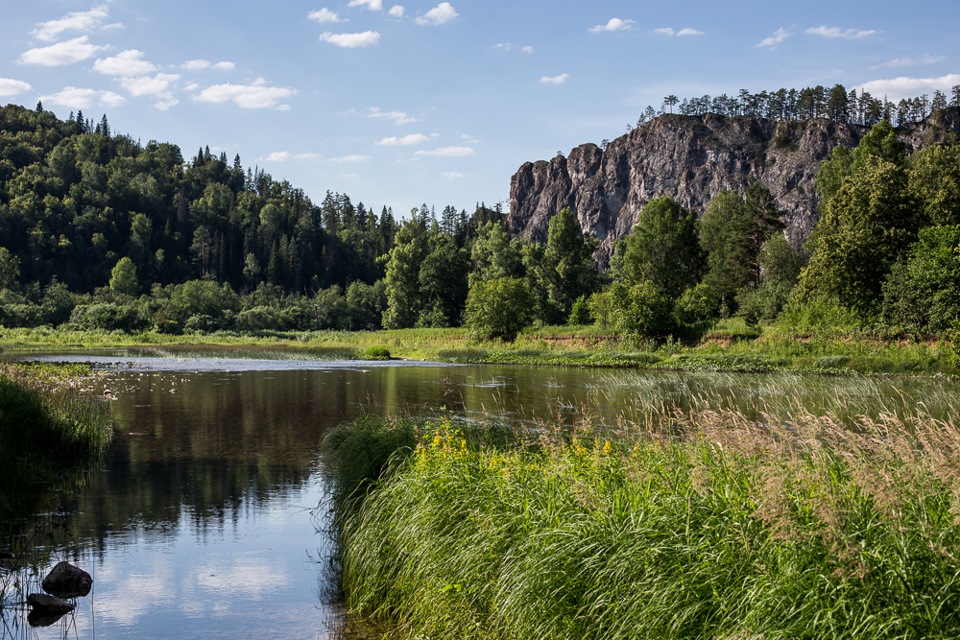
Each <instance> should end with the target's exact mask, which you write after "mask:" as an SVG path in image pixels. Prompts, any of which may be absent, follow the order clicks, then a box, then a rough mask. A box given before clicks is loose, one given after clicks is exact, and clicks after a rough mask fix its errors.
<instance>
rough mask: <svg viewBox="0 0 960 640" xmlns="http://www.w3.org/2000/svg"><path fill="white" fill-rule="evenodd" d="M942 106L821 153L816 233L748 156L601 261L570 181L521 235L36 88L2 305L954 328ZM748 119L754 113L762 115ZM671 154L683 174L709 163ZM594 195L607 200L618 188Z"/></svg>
mask: <svg viewBox="0 0 960 640" xmlns="http://www.w3.org/2000/svg"><path fill="white" fill-rule="evenodd" d="M838 95H839V92H838ZM940 102H942V101H940ZM937 106H938V109H937V111H936V113H934V114H933V115H932V116H931V117H928V119H927V121H925V123H921V124H920V125H915V124H913V123H904V125H903V126H901V127H899V128H895V127H894V126H893V124H892V123H891V122H890V121H889V120H887V119H884V118H882V117H881V118H880V120H879V121H878V122H877V123H876V124H874V125H873V127H872V128H869V129H866V128H864V130H863V132H862V134H858V136H857V137H856V140H854V141H853V142H852V143H851V144H850V148H848V146H845V145H836V146H834V147H833V150H832V152H829V150H825V151H824V152H823V153H822V156H823V161H822V162H817V163H815V164H814V165H812V166H811V167H810V168H809V171H808V174H809V177H808V178H807V179H806V180H807V183H806V186H805V187H804V189H805V191H806V192H808V193H810V194H815V200H816V202H817V203H818V204H817V211H816V212H815V213H816V217H815V220H819V222H817V223H816V226H815V227H814V228H813V233H812V235H811V236H810V238H809V240H807V241H806V242H805V243H803V244H802V245H801V244H800V243H799V242H798V241H797V238H795V237H794V238H789V239H788V236H787V234H785V233H784V231H785V229H787V228H788V226H789V224H790V223H791V221H792V220H793V219H792V218H791V214H790V212H789V211H784V209H783V207H782V206H781V205H782V199H779V198H778V197H777V194H775V193H773V192H772V189H771V185H770V184H768V183H767V182H765V181H764V180H762V179H760V178H761V177H762V175H761V174H760V173H755V172H750V171H741V173H742V175H741V177H742V178H744V180H741V182H737V183H736V184H730V185H728V186H724V183H722V181H721V182H717V183H716V184H715V185H714V187H712V188H710V189H707V190H706V191H705V193H707V192H709V194H708V195H709V197H706V198H704V199H703V202H702V203H701V205H699V206H696V207H694V206H688V205H687V204H685V202H686V201H685V200H683V199H680V198H676V197H673V196H671V195H670V193H669V192H667V193H663V192H656V190H655V189H653V190H651V191H650V192H649V193H646V195H644V197H643V198H642V202H641V201H640V200H637V202H636V204H637V207H638V211H637V212H636V213H635V214H634V215H633V216H632V218H631V221H630V224H629V225H625V226H623V227H622V228H620V229H619V232H618V234H617V238H619V239H618V240H617V241H616V242H612V241H611V239H612V238H611V236H609V235H608V241H610V245H609V253H608V255H610V254H612V256H611V259H610V262H609V268H608V269H604V270H601V268H600V266H599V265H598V263H597V261H596V257H597V255H598V247H599V246H600V244H599V240H598V238H597V237H596V234H594V233H592V232H591V231H590V230H589V229H588V230H587V231H584V229H583V228H582V227H581V221H582V219H583V215H584V212H583V211H577V210H576V209H575V207H571V206H568V204H567V203H566V201H565V200H563V199H562V198H560V199H554V200H551V202H552V203H553V204H552V206H550V207H546V208H544V207H545V205H544V206H540V205H543V203H542V202H541V203H540V205H538V207H539V209H538V210H540V209H542V211H541V213H542V214H543V221H542V224H543V226H544V227H545V229H544V231H543V233H542V234H540V235H541V237H540V238H538V239H539V240H540V241H536V240H535V239H532V238H530V237H521V236H519V235H517V236H511V235H510V234H509V233H508V230H507V228H508V226H507V220H506V216H505V215H504V213H503V212H501V211H500V210H499V208H494V209H488V208H487V207H485V206H483V205H477V206H476V208H475V210H474V211H473V213H472V214H470V215H469V216H468V215H467V213H466V211H465V210H459V211H458V210H457V209H456V208H455V207H453V206H447V207H445V208H444V209H443V210H442V212H441V213H440V214H439V215H437V214H436V212H435V211H434V210H433V209H432V208H431V207H428V206H427V205H426V204H424V205H422V206H420V207H416V208H414V209H413V210H412V211H411V212H410V214H409V216H405V217H404V219H402V220H401V219H399V216H396V217H395V216H394V213H393V212H392V211H391V210H390V209H389V208H382V209H381V210H380V211H379V212H375V211H374V210H372V209H371V208H369V207H367V206H365V205H364V204H362V203H361V202H357V203H356V204H354V203H353V202H352V201H351V199H350V197H348V196H347V195H345V194H335V193H330V192H327V194H326V196H325V197H324V199H323V201H322V202H321V203H319V204H314V203H313V202H311V200H310V199H309V198H308V197H307V196H306V195H305V194H304V192H303V191H302V190H301V189H297V188H295V187H294V186H292V185H290V184H289V183H287V182H285V181H276V180H274V179H273V178H272V177H271V176H269V175H267V174H266V173H264V172H263V171H260V170H255V169H251V168H246V169H245V168H244V167H243V166H242V164H241V161H240V158H239V157H236V158H234V159H233V161H232V162H229V161H228V159H227V157H226V156H225V155H224V154H222V153H221V154H220V155H219V156H217V155H213V154H211V153H210V151H209V150H208V149H207V148H201V149H200V150H199V151H198V152H197V154H196V156H194V157H192V158H186V159H185V158H184V157H183V155H182V153H181V151H180V149H179V148H178V147H176V146H175V145H171V144H165V143H157V142H153V141H151V142H148V143H147V144H146V145H143V144H141V143H140V142H137V141H135V140H134V139H133V138H132V137H130V136H127V135H118V134H116V133H115V132H113V131H111V127H110V124H109V122H108V120H107V118H106V116H104V117H103V118H102V119H101V120H100V121H99V123H96V124H95V123H93V122H91V121H88V120H85V119H84V117H83V115H82V114H79V113H78V114H77V115H76V116H75V117H71V118H68V119H67V120H65V121H63V120H59V119H58V118H57V117H55V116H54V115H53V114H52V113H49V112H46V111H44V110H43V109H42V107H41V106H40V105H38V107H37V109H35V110H30V109H25V108H23V107H17V106H8V107H5V108H3V109H0V324H2V325H3V326H6V327H16V326H25V327H32V326H40V325H50V326H57V325H66V326H70V327H77V328H82V329H94V330H121V331H143V330H156V331H161V332H170V333H179V332H185V331H217V330H230V331H264V330H280V331H289V330H295V331H309V330H317V329H355V330H356V329H377V328H381V327H383V328H391V329H392V328H406V327H452V326H459V325H461V324H465V325H467V326H468V327H469V328H470V329H471V330H472V332H473V333H474V334H475V335H476V336H477V337H481V338H506V339H510V338H512V337H513V336H514V335H516V333H517V332H518V331H520V330H521V329H523V328H524V327H526V326H529V325H556V324H565V323H570V324H581V325H582V324H592V323H595V324H599V325H601V326H602V327H605V328H606V329H607V330H609V331H610V332H612V333H615V334H617V335H626V336H634V337H637V338H640V339H647V338H655V339H659V338H662V337H665V336H670V335H672V336H687V337H693V336H697V335H700V334H702V333H703V332H704V331H706V330H708V329H709V328H710V327H712V326H713V325H714V323H715V321H716V320H717V319H718V318H724V317H731V316H738V317H742V318H743V319H744V320H745V321H746V322H747V323H748V324H751V325H756V324H758V323H761V322H762V323H771V322H780V323H782V324H784V325H787V326H790V327H792V328H793V329H794V330H796V331H800V332H803V331H811V330H817V328H823V327H834V328H835V327H843V328H845V329H847V330H853V329H855V330H857V331H864V330H866V331H868V332H873V333H874V334H884V335H891V334H896V335H904V334H914V335H920V334H925V335H928V334H936V335H945V334H948V333H949V334H952V332H954V331H956V330H957V329H958V327H960V296H958V294H957V291H960V275H958V274H960V257H958V256H960V145H957V143H956V135H955V132H954V128H953V127H952V126H948V127H944V126H942V123H943V122H948V123H949V122H954V121H955V120H957V119H958V118H957V108H956V107H952V106H945V105H942V104H939V102H938V105H937ZM750 117H751V118H754V120H749V119H748V120H743V122H759V123H760V124H758V125H757V126H766V125H765V124H764V123H765V122H766V121H764V120H762V119H761V120H756V119H755V116H750ZM871 117H872V116H871ZM677 118H685V119H689V121H690V122H689V123H686V122H684V123H681V125H682V126H681V125H677V127H679V128H681V129H683V130H687V129H690V130H691V131H692V130H695V129H697V128H698V127H700V128H701V129H703V130H704V131H706V133H705V134H704V136H705V137H706V138H708V139H710V140H711V144H715V145H720V147H722V146H723V139H722V138H716V139H714V138H711V137H710V136H711V135H712V134H710V131H712V130H711V129H710V127H709V126H707V124H709V123H708V121H709V120H710V119H711V118H712V119H716V118H721V116H716V115H690V116H677V115H669V114H667V115H665V116H661V117H658V118H656V119H655V120H654V121H652V122H647V123H645V124H642V126H641V129H645V130H646V129H649V130H650V131H654V130H659V129H661V128H663V127H667V128H669V127H674V126H675V120H676V119H677ZM931 118H932V120H931ZM941 121H942V122H941ZM929 122H932V123H933V124H932V125H930V126H929V127H927V128H925V129H924V128H923V127H924V126H926V123H929ZM705 123H706V124H705ZM823 123H827V125H829V124H830V120H827V119H814V120H811V121H808V122H807V123H806V124H805V125H804V126H805V127H806V128H807V129H811V128H816V127H821V128H822V127H823V126H825V125H824V124H823ZM938 123H940V124H938ZM688 124H689V127H688ZM857 126H861V125H857ZM691 127H692V128H691ZM778 127H779V125H777V126H776V127H774V128H775V129H778ZM923 131H926V132H927V133H926V134H922V132H923ZM918 132H921V133H918ZM930 132H934V133H936V135H933V134H931V133H930ZM634 133H636V132H634ZM631 135H633V134H631ZM637 135H640V134H637ZM921 138H922V139H921ZM788 142H789V141H788ZM733 147H735V145H733V146H731V147H730V148H729V149H726V148H723V149H720V151H718V153H720V152H729V153H730V154H735V153H736V149H734V148H733ZM691 148H693V147H691ZM718 148H719V147H718ZM784 148H785V149H786V151H785V152H789V151H790V144H787V143H784ZM624 157H626V156H624ZM635 160H636V162H635V163H634V164H635V165H637V166H638V165H639V163H642V162H645V161H646V160H645V159H644V158H641V157H640V156H637V157H636V158H635ZM767 162H768V164H775V162H774V159H773V158H772V157H770V158H768V159H767ZM777 162H780V161H779V160H778V161H777ZM781 164H782V163H781ZM617 166H618V167H619V165H617ZM624 166H626V165H624ZM632 170H633V169H632V168H631V167H627V169H625V171H628V172H629V171H632ZM671 171H672V172H673V173H671ZM614 173H616V174H617V175H618V176H619V175H620V173H622V172H621V171H620V169H617V170H616V171H615V172H614ZM661 173H662V174H663V175H662V176H661V178H662V182H663V184H668V183H671V181H674V182H675V181H676V179H677V175H679V176H680V178H681V179H688V178H689V175H690V174H689V171H687V170H686V169H685V168H684V167H682V166H681V167H671V166H667V165H664V167H662V169H661ZM675 174H676V175H675ZM683 176H687V178H683ZM621 177H622V176H621ZM771 184H772V185H773V187H774V188H776V183H771ZM541 186H542V185H541ZM793 187H795V188H799V186H798V185H797V184H794V185H793ZM587 195H588V197H587V199H586V200H583V202H586V201H588V200H590V198H593V199H594V200H597V199H598V198H599V199H600V200H603V199H604V198H605V196H604V195H603V193H602V190H601V189H599V187H598V189H596V190H594V191H593V192H591V193H590V194H587ZM574 204H575V205H579V204H582V202H581V200H580V199H576V200H575V202H574ZM510 215H511V216H516V215H517V212H514V211H511V214H510ZM791 240H792V241H791Z"/></svg>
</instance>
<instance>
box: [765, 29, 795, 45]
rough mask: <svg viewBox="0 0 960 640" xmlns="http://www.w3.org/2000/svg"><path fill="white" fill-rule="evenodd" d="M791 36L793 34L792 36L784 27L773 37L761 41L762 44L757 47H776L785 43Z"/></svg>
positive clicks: (774, 33) (775, 32)
mask: <svg viewBox="0 0 960 640" xmlns="http://www.w3.org/2000/svg"><path fill="white" fill-rule="evenodd" d="M791 35H793V34H791V33H790V32H789V31H787V30H786V29H784V28H783V27H780V28H779V29H777V30H776V31H774V32H773V35H770V36H767V37H766V38H764V39H763V40H761V41H760V44H758V45H757V46H758V47H775V46H777V45H778V44H781V43H782V42H785V41H786V40H787V38H789V37H790V36H791Z"/></svg>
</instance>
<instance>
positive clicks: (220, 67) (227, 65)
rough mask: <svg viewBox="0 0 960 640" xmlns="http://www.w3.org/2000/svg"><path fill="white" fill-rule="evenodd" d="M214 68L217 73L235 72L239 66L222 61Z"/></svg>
mask: <svg viewBox="0 0 960 640" xmlns="http://www.w3.org/2000/svg"><path fill="white" fill-rule="evenodd" d="M213 68H214V69H216V70H217V71H233V70H234V69H236V68H237V64H236V63H235V62H229V61H228V60H221V61H220V62H218V63H217V64H215V65H213Z"/></svg>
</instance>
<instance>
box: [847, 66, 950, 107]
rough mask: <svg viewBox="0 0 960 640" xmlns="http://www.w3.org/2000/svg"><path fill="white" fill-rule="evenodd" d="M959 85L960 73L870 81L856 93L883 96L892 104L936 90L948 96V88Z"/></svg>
mask: <svg viewBox="0 0 960 640" xmlns="http://www.w3.org/2000/svg"><path fill="white" fill-rule="evenodd" d="M958 84H960V73H949V74H947V75H945V76H940V77H938V78H910V77H907V76H900V77H897V78H890V79H887V80H871V81H870V82H867V83H865V84H863V85H861V86H859V87H857V90H858V91H869V92H870V93H871V94H873V95H875V96H885V97H886V98H887V99H888V100H890V101H892V102H897V101H899V100H901V99H903V98H914V97H916V96H919V95H922V94H924V93H926V94H931V93H933V92H934V91H936V90H937V89H939V90H940V91H943V92H944V93H946V94H947V95H949V92H950V88H951V87H953V86H955V85H958Z"/></svg>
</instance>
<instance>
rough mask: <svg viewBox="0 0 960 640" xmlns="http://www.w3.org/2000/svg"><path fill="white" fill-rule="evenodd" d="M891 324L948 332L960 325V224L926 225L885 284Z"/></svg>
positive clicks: (886, 309)
mask: <svg viewBox="0 0 960 640" xmlns="http://www.w3.org/2000/svg"><path fill="white" fill-rule="evenodd" d="M883 294H884V299H883V316H884V319H885V320H886V321H887V322H888V323H889V324H891V325H894V326H900V327H905V328H909V329H912V330H914V331H930V332H933V333H938V334H945V333H947V332H948V331H950V330H951V329H953V328H954V327H956V326H960V226H957V225H953V226H945V227H927V228H926V229H923V230H921V231H920V233H919V235H918V238H917V242H916V243H914V244H913V245H912V246H911V247H910V251H909V253H908V254H907V256H906V257H905V259H904V261H903V262H900V263H897V264H896V265H894V267H893V269H892V270H891V272H890V276H889V277H888V278H887V281H886V282H885V283H884V287H883Z"/></svg>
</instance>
